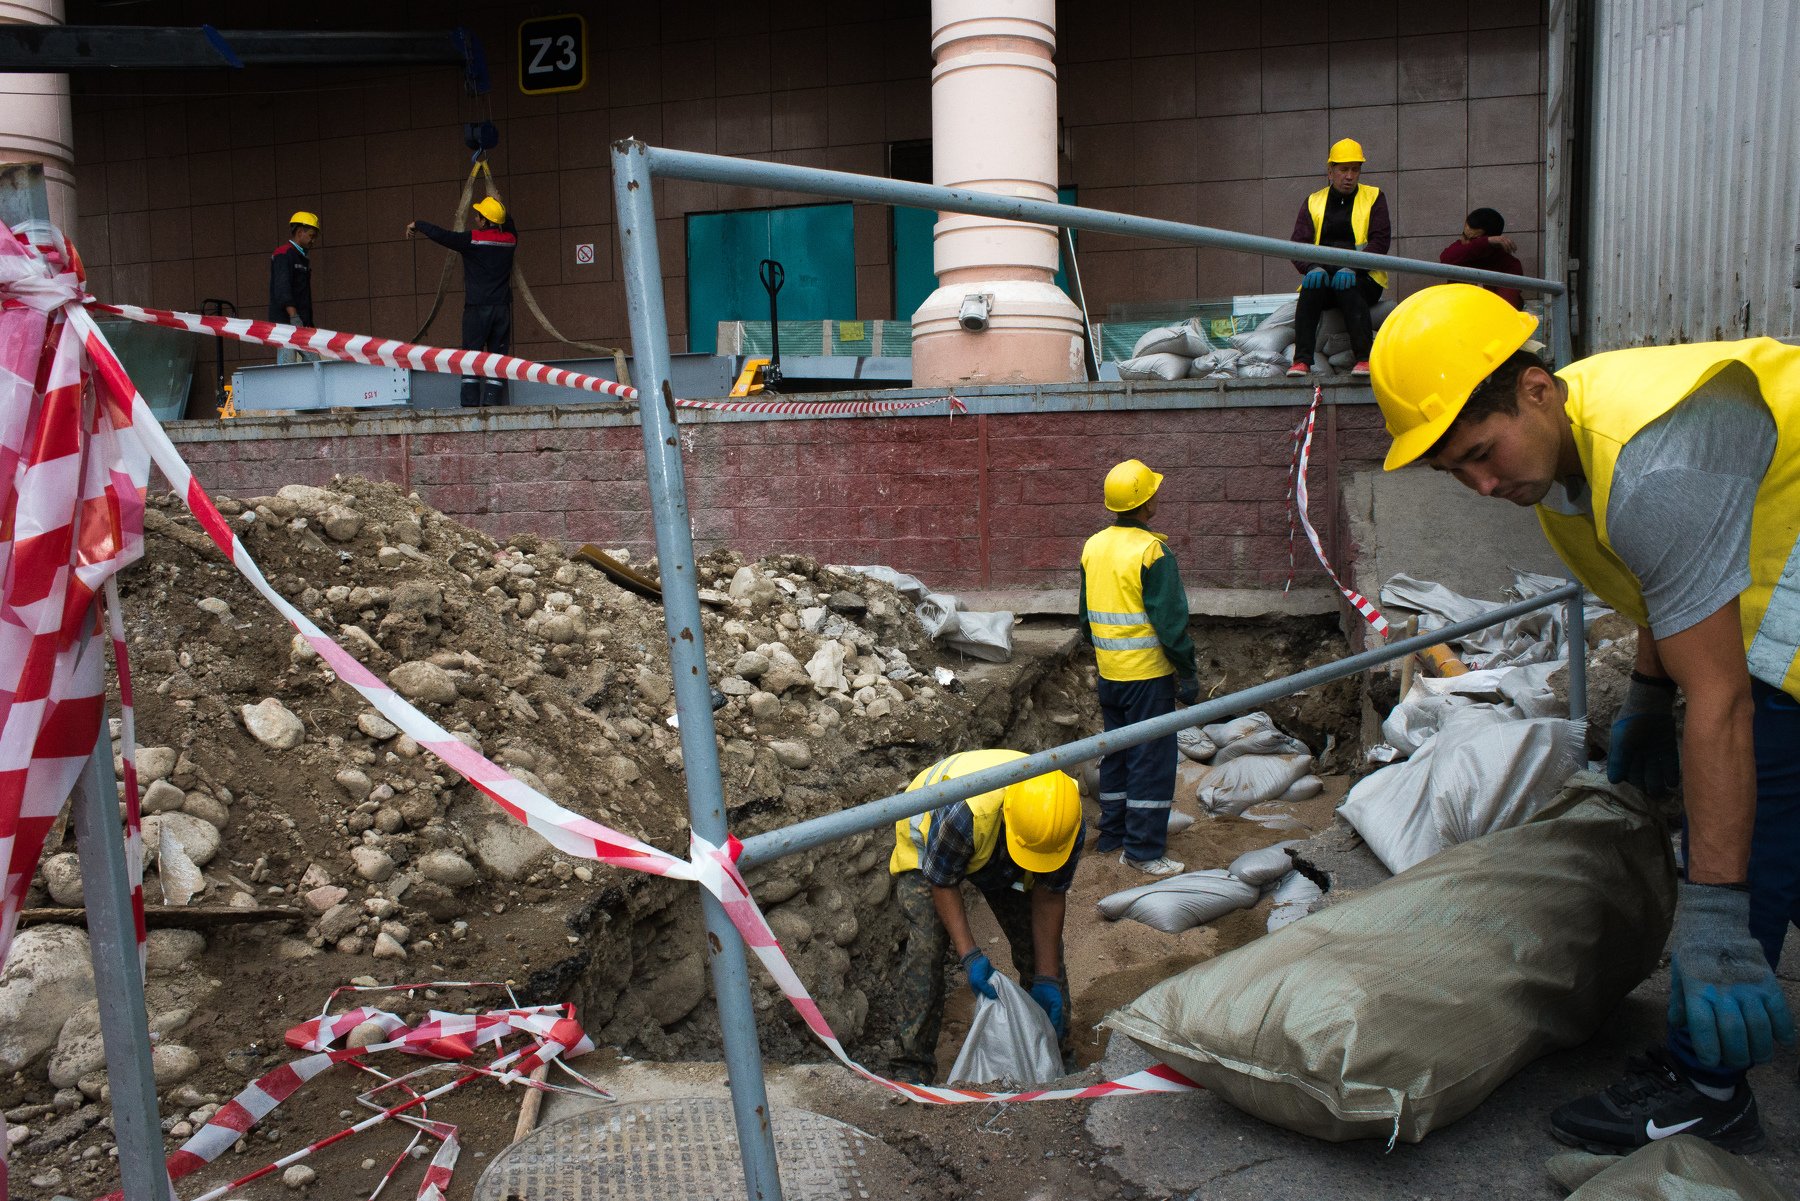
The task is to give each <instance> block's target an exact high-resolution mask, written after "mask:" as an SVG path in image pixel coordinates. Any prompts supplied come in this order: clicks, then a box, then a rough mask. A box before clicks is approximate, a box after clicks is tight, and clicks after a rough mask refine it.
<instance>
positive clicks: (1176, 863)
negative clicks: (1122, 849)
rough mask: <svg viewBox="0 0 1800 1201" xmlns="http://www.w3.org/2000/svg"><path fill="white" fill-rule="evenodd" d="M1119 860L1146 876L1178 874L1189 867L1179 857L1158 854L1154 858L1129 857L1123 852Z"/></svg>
mask: <svg viewBox="0 0 1800 1201" xmlns="http://www.w3.org/2000/svg"><path fill="white" fill-rule="evenodd" d="M1119 862H1120V863H1123V864H1124V865H1125V866H1126V867H1133V868H1136V869H1137V870H1138V871H1140V872H1143V873H1144V874H1145V875H1146V876H1177V875H1180V874H1181V872H1182V871H1183V870H1184V869H1185V868H1186V867H1187V864H1185V863H1183V862H1181V861H1180V860H1179V859H1171V858H1169V857H1168V856H1167V855H1158V856H1157V857H1156V858H1154V859H1129V858H1127V857H1126V856H1125V855H1124V854H1123V853H1121V854H1120V855H1119Z"/></svg>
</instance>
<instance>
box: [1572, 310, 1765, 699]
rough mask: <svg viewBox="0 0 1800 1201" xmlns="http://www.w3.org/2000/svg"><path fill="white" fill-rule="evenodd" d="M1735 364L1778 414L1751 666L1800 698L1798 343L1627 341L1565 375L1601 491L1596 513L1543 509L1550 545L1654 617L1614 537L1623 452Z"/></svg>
mask: <svg viewBox="0 0 1800 1201" xmlns="http://www.w3.org/2000/svg"><path fill="white" fill-rule="evenodd" d="M1731 363H1742V364H1743V365H1744V366H1746V367H1748V368H1749V369H1750V370H1751V371H1752V372H1754V373H1755V374H1756V378H1757V383H1758V385H1759V386H1760V388H1761V390H1762V397H1763V403H1764V404H1766V405H1768V407H1769V412H1770V414H1771V415H1772V416H1773V417H1774V418H1775V430H1776V445H1775V457H1774V458H1773V460H1771V461H1770V463H1769V470H1768V472H1767V473H1766V474H1765V475H1764V476H1763V480H1762V485H1761V486H1760V487H1759V488H1758V489H1757V492H1756V501H1755V507H1754V508H1753V510H1752V513H1751V519H1750V562H1749V567H1750V587H1748V588H1746V589H1745V590H1744V591H1743V593H1742V594H1741V595H1740V596H1739V597H1738V614H1739V619H1740V624H1741V626H1742V632H1743V639H1744V652H1745V657H1746V659H1747V660H1748V663H1749V667H1750V674H1751V675H1753V676H1755V677H1756V678H1757V679H1759V680H1762V681H1763V682H1764V683H1766V684H1769V685H1772V686H1774V687H1777V688H1780V689H1782V690H1784V691H1785V692H1787V693H1788V694H1789V695H1791V696H1796V697H1800V348H1796V347H1792V346H1784V345H1782V344H1781V343H1780V342H1777V341H1775V340H1774V339H1773V338H1751V339H1747V340H1745V341H1742V342H1702V343H1697V344H1693V345H1687V346H1650V347H1644V348H1641V349H1636V350H1618V351H1613V352H1611V353H1608V354H1600V355H1595V356H1593V357H1592V358H1587V359H1583V360H1581V361H1580V362H1578V363H1572V364H1570V365H1569V366H1567V367H1565V368H1563V369H1562V370H1561V371H1559V372H1557V377H1558V378H1559V379H1561V380H1562V381H1563V382H1564V383H1566V384H1567V385H1568V387H1569V399H1568V402H1567V403H1566V404H1565V405H1564V409H1565V411H1566V412H1567V413H1568V414H1569V421H1570V425H1571V428H1572V431H1573V434H1574V439H1575V449H1576V451H1577V453H1578V454H1579V455H1580V456H1581V465H1582V469H1583V472H1584V473H1585V475H1586V476H1587V483H1588V487H1589V488H1590V489H1591V490H1592V492H1593V509H1594V512H1593V516H1592V517H1589V516H1586V515H1572V514H1565V513H1558V512H1556V511H1554V510H1552V509H1549V508H1546V507H1544V506H1542V505H1539V506H1538V511H1537V512H1538V521H1539V523H1540V524H1541V525H1542V526H1543V527H1544V534H1545V536H1546V537H1548V538H1549V539H1550V545H1551V546H1552V547H1553V548H1555V550H1556V553H1557V554H1559V555H1560V556H1562V559H1563V562H1565V563H1567V564H1568V565H1569V568H1570V570H1572V571H1573V572H1574V573H1575V576H1576V578H1577V579H1579V580H1580V581H1581V582H1582V583H1583V584H1584V585H1586V586H1587V587H1588V588H1589V589H1591V590H1592V591H1593V592H1594V593H1596V594H1597V595H1598V596H1599V597H1600V598H1601V599H1602V600H1604V601H1605V602H1606V603H1607V604H1609V605H1611V606H1612V607H1613V608H1614V609H1616V610H1618V611H1619V613H1620V614H1621V615H1622V616H1625V617H1628V618H1630V619H1631V620H1632V621H1634V622H1636V623H1637V624H1638V625H1640V626H1648V625H1649V624H1650V617H1649V610H1648V607H1647V606H1646V605H1645V603H1644V594H1643V589H1642V587H1641V586H1640V585H1639V583H1638V580H1637V577H1636V576H1635V575H1633V574H1632V572H1631V569H1630V568H1629V567H1627V566H1626V565H1625V563H1624V561H1623V560H1621V559H1620V558H1619V556H1618V555H1617V554H1616V553H1614V551H1613V549H1612V545H1611V543H1610V541H1609V540H1608V538H1607V531H1606V510H1607V504H1608V501H1609V499H1610V498H1611V495H1612V482H1613V473H1614V471H1615V470H1616V469H1617V467H1618V462H1619V451H1620V449H1621V448H1622V447H1624V445H1625V444H1626V443H1627V442H1629V441H1630V440H1631V439H1632V438H1634V437H1636V436H1637V434H1638V432H1639V431H1641V430H1642V429H1643V428H1644V427H1645V426H1647V425H1649V424H1650V423H1651V422H1653V421H1655V420H1656V419H1657V418H1659V417H1661V416H1663V415H1664V414H1665V413H1667V412H1668V411H1669V410H1670V409H1673V408H1674V407H1675V406H1676V405H1678V404H1680V403H1681V402H1682V401H1683V400H1685V399H1686V398H1687V397H1688V396H1690V395H1692V394H1693V392H1694V390H1695V389H1697V388H1699V387H1700V386H1701V385H1703V384H1704V383H1706V381H1707V380H1709V379H1711V378H1712V377H1713V376H1714V375H1717V374H1718V373H1719V371H1720V370H1722V369H1723V368H1724V367H1726V366H1727V365H1728V364H1731Z"/></svg>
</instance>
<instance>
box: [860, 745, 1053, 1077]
mask: <svg viewBox="0 0 1800 1201" xmlns="http://www.w3.org/2000/svg"><path fill="white" fill-rule="evenodd" d="M1023 758H1025V756H1024V755H1023V754H1021V753H1019V752H1018V751H964V752H963V753H961V754H959V755H951V756H950V757H949V758H948V759H940V760H939V761H938V762H936V763H934V764H932V765H931V766H930V767H928V768H926V769H925V770H924V771H922V772H920V773H919V774H918V775H916V776H914V777H913V780H912V783H911V784H908V785H907V786H906V791H908V792H916V791H918V790H919V789H921V788H925V787H928V786H930V785H932V784H937V783H941V782H942V781H944V780H952V779H955V778H957V777H959V776H966V775H969V774H971V773H973V772H978V771H985V770H986V769H988V768H990V767H998V766H999V765H1001V764H1003V763H1011V762H1013V761H1014V760H1016V759H1023ZM1081 837H1082V830H1081V794H1080V790H1079V789H1078V788H1077V787H1076V785H1075V781H1074V780H1072V779H1070V778H1069V777H1068V776H1067V775H1065V774H1064V773H1062V772H1060V771H1049V772H1045V773H1044V774H1043V775H1041V776H1033V777H1032V778H1031V779H1029V780H1023V781H1020V782H1019V783H1017V784H1009V785H1007V786H1006V787H1005V788H997V789H995V790H994V791H992V792H984V793H982V794H981V795H980V796H973V797H970V798H969V799H968V800H966V801H957V802H955V803H954V804H950V805H945V806H943V807H942V808H939V809H934V810H932V811H931V812H930V813H923V814H920V815H919V816H917V817H912V818H907V819H906V820H904V821H898V822H895V823H894V853H893V856H892V857H891V858H890V859H889V860H888V871H889V872H891V873H893V876H894V896H895V899H896V900H897V901H898V902H899V905H900V913H901V915H902V916H903V917H904V918H905V920H906V950H905V952H904V953H903V955H902V957H901V966H900V989H901V993H900V1001H899V1030H898V1042H899V1044H900V1053H899V1055H898V1056H897V1057H896V1058H895V1060H894V1068H893V1075H894V1078H895V1079H897V1080H907V1081H911V1082H912V1083H915V1084H930V1083H932V1081H933V1080H935V1079H936V1077H937V1042H938V1029H939V1027H940V1026H941V1025H942V1024H943V1019H944V950H945V947H946V945H948V946H951V947H954V948H955V949H956V957H957V959H958V960H959V961H960V962H961V963H962V966H963V970H964V971H965V972H966V973H967V974H968V981H969V987H970V988H971V989H973V990H974V991H975V992H976V993H978V994H979V995H981V996H984V997H989V998H992V997H994V996H995V995H996V994H995V990H994V985H993V976H994V965H993V963H992V962H991V961H990V960H989V959H988V957H987V956H986V955H985V954H983V953H982V952H981V950H980V949H979V948H977V947H976V945H975V936H974V935H973V934H971V933H970V932H969V915H968V912H967V911H966V910H965V909H964V908H963V894H962V885H963V882H964V881H967V882H968V883H970V884H973V885H974V886H975V887H976V889H977V890H978V891H979V892H980V893H981V895H982V896H983V897H984V898H985V899H986V900H987V904H988V908H989V909H991V910H992V911H993V913H994V917H995V919H996V920H998V921H999V923H1000V929H1001V930H1002V931H1003V932H1004V933H1005V934H1006V941H1007V943H1008V944H1009V945H1010V946H1011V948H1012V960H1013V967H1014V968H1016V969H1017V970H1018V973H1019V980H1020V982H1021V983H1022V984H1025V985H1026V986H1027V987H1028V988H1029V990H1030V992H1031V996H1032V999H1033V1000H1035V1001H1036V1002H1037V1003H1038V1004H1039V1005H1041V1006H1043V1008H1044V1012H1045V1013H1046V1014H1048V1015H1049V1017H1050V1023H1051V1025H1053V1026H1055V1027H1056V1036H1057V1038H1058V1039H1061V1040H1062V1041H1063V1042H1064V1043H1066V1042H1067V1041H1068V1036H1069V984H1068V979H1067V977H1066V976H1065V975H1064V972H1063V953H1062V952H1063V948H1062V931H1063V912H1064V908H1065V903H1066V901H1067V898H1068V892H1069V887H1070V885H1072V884H1073V883H1074V882H1075V865H1076V863H1077V862H1078V861H1079V860H1080V859H1081Z"/></svg>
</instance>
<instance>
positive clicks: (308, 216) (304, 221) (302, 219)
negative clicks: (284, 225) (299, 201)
mask: <svg viewBox="0 0 1800 1201" xmlns="http://www.w3.org/2000/svg"><path fill="white" fill-rule="evenodd" d="M288 224H289V225H310V226H312V227H313V228H314V229H317V228H319V214H317V213H308V212H299V213H295V214H294V215H293V216H292V217H289V218H288Z"/></svg>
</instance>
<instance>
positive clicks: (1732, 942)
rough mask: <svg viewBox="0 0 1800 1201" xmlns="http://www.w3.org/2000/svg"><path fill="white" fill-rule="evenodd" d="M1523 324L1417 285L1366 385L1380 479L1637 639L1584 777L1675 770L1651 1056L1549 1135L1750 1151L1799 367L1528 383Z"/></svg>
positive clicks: (1794, 851) (1792, 876) (1706, 352)
mask: <svg viewBox="0 0 1800 1201" xmlns="http://www.w3.org/2000/svg"><path fill="white" fill-rule="evenodd" d="M1536 325H1537V320H1536V318H1534V317H1531V316H1529V315H1527V314H1525V313H1521V312H1519V311H1517V310H1515V309H1514V308H1513V307H1512V306H1511V305H1509V304H1508V303H1507V302H1506V301H1505V300H1503V299H1502V298H1500V297H1499V296H1496V295H1494V294H1493V293H1492V292H1489V291H1486V290H1484V289H1481V288H1476V287H1472V286H1470V285H1468V284H1447V285H1443V286H1440V287H1435V288H1427V289H1425V290H1424V291H1422V292H1418V293H1415V294H1414V295H1412V296H1410V297H1408V298H1407V299H1406V300H1405V301H1403V302H1402V303H1401V304H1400V305H1399V307H1398V308H1396V309H1395V310H1394V313H1393V315H1392V316H1391V317H1389V318H1388V320H1387V321H1386V323H1384V324H1383V325H1382V327H1381V332H1380V334H1379V335H1378V336H1377V337H1376V339H1375V349H1374V359H1373V371H1374V378H1373V380H1372V383H1373V385H1374V389H1375V397H1376V399H1377V400H1378V401H1379V402H1380V404H1381V410H1382V413H1383V415H1384V416H1385V417H1386V419H1387V428H1388V433H1389V434H1390V435H1391V436H1392V437H1393V446H1392V448H1391V449H1390V450H1389V451H1388V455H1387V467H1388V469H1389V470H1390V471H1391V470H1393V469H1395V468H1398V467H1402V466H1404V465H1405V464H1407V463H1410V462H1413V461H1414V460H1416V459H1423V460H1425V461H1426V462H1428V463H1430V464H1431V466H1432V467H1434V468H1436V469H1438V470H1440V471H1449V472H1452V473H1454V474H1455V476H1456V478H1457V479H1458V480H1460V481H1461V482H1462V483H1464V484H1465V485H1467V486H1468V487H1470V488H1472V489H1474V490H1475V491H1477V492H1479V493H1481V494H1482V495H1483V496H1496V497H1499V498H1500V499H1502V500H1508V501H1511V502H1512V503H1513V504H1515V505H1535V506H1536V507H1537V514H1538V520H1539V522H1540V523H1541V524H1542V525H1543V527H1544V533H1545V534H1546V535H1547V536H1548V537H1549V539H1550V544H1551V546H1553V547H1554V548H1555V549H1556V552H1557V554H1559V555H1560V556H1562V559H1563V562H1565V563H1567V564H1568V566H1569V568H1570V570H1571V571H1573V572H1574V573H1575V575H1576V576H1577V577H1578V578H1579V579H1580V580H1581V582H1582V583H1583V584H1585V585H1586V586H1587V587H1588V588H1590V589H1592V590H1593V591H1594V592H1596V593H1598V594H1599V596H1600V598H1601V599H1602V600H1604V601H1605V602H1606V603H1607V604H1609V605H1611V606H1612V607H1613V608H1614V609H1616V610H1618V611H1619V612H1620V613H1622V614H1624V615H1625V616H1627V617H1630V618H1631V619H1632V620H1634V621H1635V622H1636V623H1637V625H1638V627H1639V628H1638V638H1637V659H1636V665H1635V670H1634V671H1633V672H1632V673H1631V685H1630V688H1629V691H1628V692H1627V693H1626V695H1625V699H1624V702H1623V704H1622V705H1621V706H1620V709H1619V716H1618V720H1617V721H1616V722H1614V724H1613V727H1612V748H1611V753H1610V755H1609V757H1608V761H1607V771H1608V775H1609V776H1610V777H1611V778H1612V779H1613V780H1614V781H1615V782H1616V781H1620V780H1629V781H1631V782H1632V783H1633V784H1636V785H1637V786H1638V787H1640V788H1643V789H1645V790H1646V791H1660V790H1666V789H1670V788H1673V787H1674V786H1675V784H1676V781H1677V773H1678V770H1679V769H1681V768H1682V767H1683V764H1682V763H1681V762H1680V761H1682V760H1684V761H1685V770H1684V771H1681V773H1680V774H1681V775H1683V776H1685V781H1686V782H1685V788H1684V790H1683V791H1684V793H1685V808H1686V815H1687V822H1686V829H1685V833H1684V838H1683V859H1684V861H1685V868H1684V877H1685V878H1684V879H1683V881H1682V882H1681V884H1680V886H1679V892H1678V898H1679V899H1678V902H1677V906H1676V910H1675V930H1674V935H1673V938H1672V940H1671V944H1670V949H1671V957H1672V962H1671V965H1670V976H1671V979H1670V997H1669V1031H1668V1038H1667V1041H1666V1043H1665V1045H1664V1046H1662V1047H1657V1048H1653V1049H1651V1050H1650V1051H1649V1052H1648V1053H1647V1054H1646V1055H1645V1056H1643V1057H1641V1058H1636V1059H1633V1060H1632V1062H1631V1063H1630V1064H1629V1065H1628V1067H1627V1069H1626V1075H1625V1079H1624V1080H1622V1081H1621V1082H1620V1083H1618V1084H1615V1085H1613V1086H1612V1087H1610V1088H1608V1089H1606V1090H1605V1091H1604V1092H1600V1093H1596V1094H1594V1095H1593V1096H1590V1097H1584V1098H1582V1099H1580V1100H1577V1101H1573V1102H1570V1103H1569V1104H1567V1105H1564V1106H1563V1107H1562V1108H1560V1109H1558V1110H1557V1111H1556V1112H1555V1113H1554V1114H1553V1115H1552V1116H1551V1119H1550V1125H1551V1129H1552V1131H1553V1132H1554V1133H1555V1135H1556V1137H1557V1138H1558V1139H1560V1140H1562V1141H1563V1142H1565V1143H1569V1144H1571V1145H1574V1146H1580V1147H1587V1148H1590V1149H1592V1150H1596V1151H1601V1152H1606V1153H1618V1152H1624V1151H1629V1150H1630V1149H1632V1148H1633V1147H1638V1146H1642V1145H1644V1144H1645V1143H1648V1142H1650V1141H1652V1140H1655V1139H1660V1138H1665V1137H1667V1136H1669V1135H1671V1134H1675V1133H1678V1132H1683V1133H1687V1134H1692V1135H1698V1136H1699V1137H1701V1138H1705V1139H1708V1140H1710V1141H1712V1142H1714V1143H1716V1144H1718V1145H1719V1146H1721V1147H1725V1148H1728V1149H1732V1150H1751V1149H1754V1148H1755V1147H1757V1146H1760V1145H1761V1144H1762V1141H1763V1134H1762V1123H1761V1120H1760V1119H1759V1118H1758V1116H1757V1111H1756V1100H1755V1098H1754V1097H1753V1096H1752V1095H1751V1092H1750V1086H1749V1084H1748V1082H1747V1080H1746V1076H1745V1072H1746V1069H1748V1068H1749V1067H1750V1066H1751V1065H1752V1064H1756V1063H1761V1062H1763V1061H1765V1060H1767V1059H1769V1058H1770V1057H1771V1056H1772V1055H1773V1053H1774V1044H1775V1043H1776V1042H1778V1041H1779V1042H1783V1043H1792V1042H1793V1041H1794V1020H1793V1017H1792V1015H1791V1013H1790V1012H1789V1010H1788V1005H1787V1001H1786V998H1785V997H1784V996H1783V995H1782V990H1781V985H1780V984H1779V983H1778V982H1777V980H1776V978H1775V973H1774V971H1773V965H1774V964H1775V962H1776V961H1777V960H1778V959H1779V958H1780V955H1781V945H1782V941H1783V939H1784V938H1785V936H1786V934H1787V927H1788V924H1789V923H1790V922H1800V700H1797V699H1796V698H1800V659H1797V657H1796V656H1797V652H1800V348H1796V347H1791V346H1783V345H1782V344H1781V343H1779V342H1776V341H1774V340H1773V339H1770V338H1752V339H1748V340H1745V341H1741V342H1708V343H1699V344H1695V345H1689V346H1652V347H1645V348H1642V349H1637V350H1618V351H1613V352H1611V353H1608V354H1600V355H1594V356H1593V357H1591V358H1586V359H1582V360H1581V361H1579V362H1576V363H1572V364H1570V365H1568V366H1566V367H1564V368H1562V370H1560V371H1557V372H1555V373H1554V374H1552V373H1551V371H1550V370H1549V368H1548V367H1547V366H1546V364H1545V363H1544V362H1543V361H1542V360H1541V359H1540V358H1538V356H1537V355H1536V354H1535V353H1533V352H1532V351H1531V350H1529V349H1526V348H1525V344H1526V340H1527V338H1528V337H1529V336H1530V335H1531V332H1532V330H1533V329H1534V328H1535V326H1536ZM1577 653H1580V652H1579V651H1577ZM1677 693H1680V694H1681V695H1682V696H1684V697H1685V698H1686V700H1687V715H1686V720H1685V730H1684V731H1683V733H1682V734H1681V736H1680V739H1679V760H1678V758H1677V746H1678V743H1677V737H1676V726H1675V719H1674V705H1675V698H1676V694H1677Z"/></svg>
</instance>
